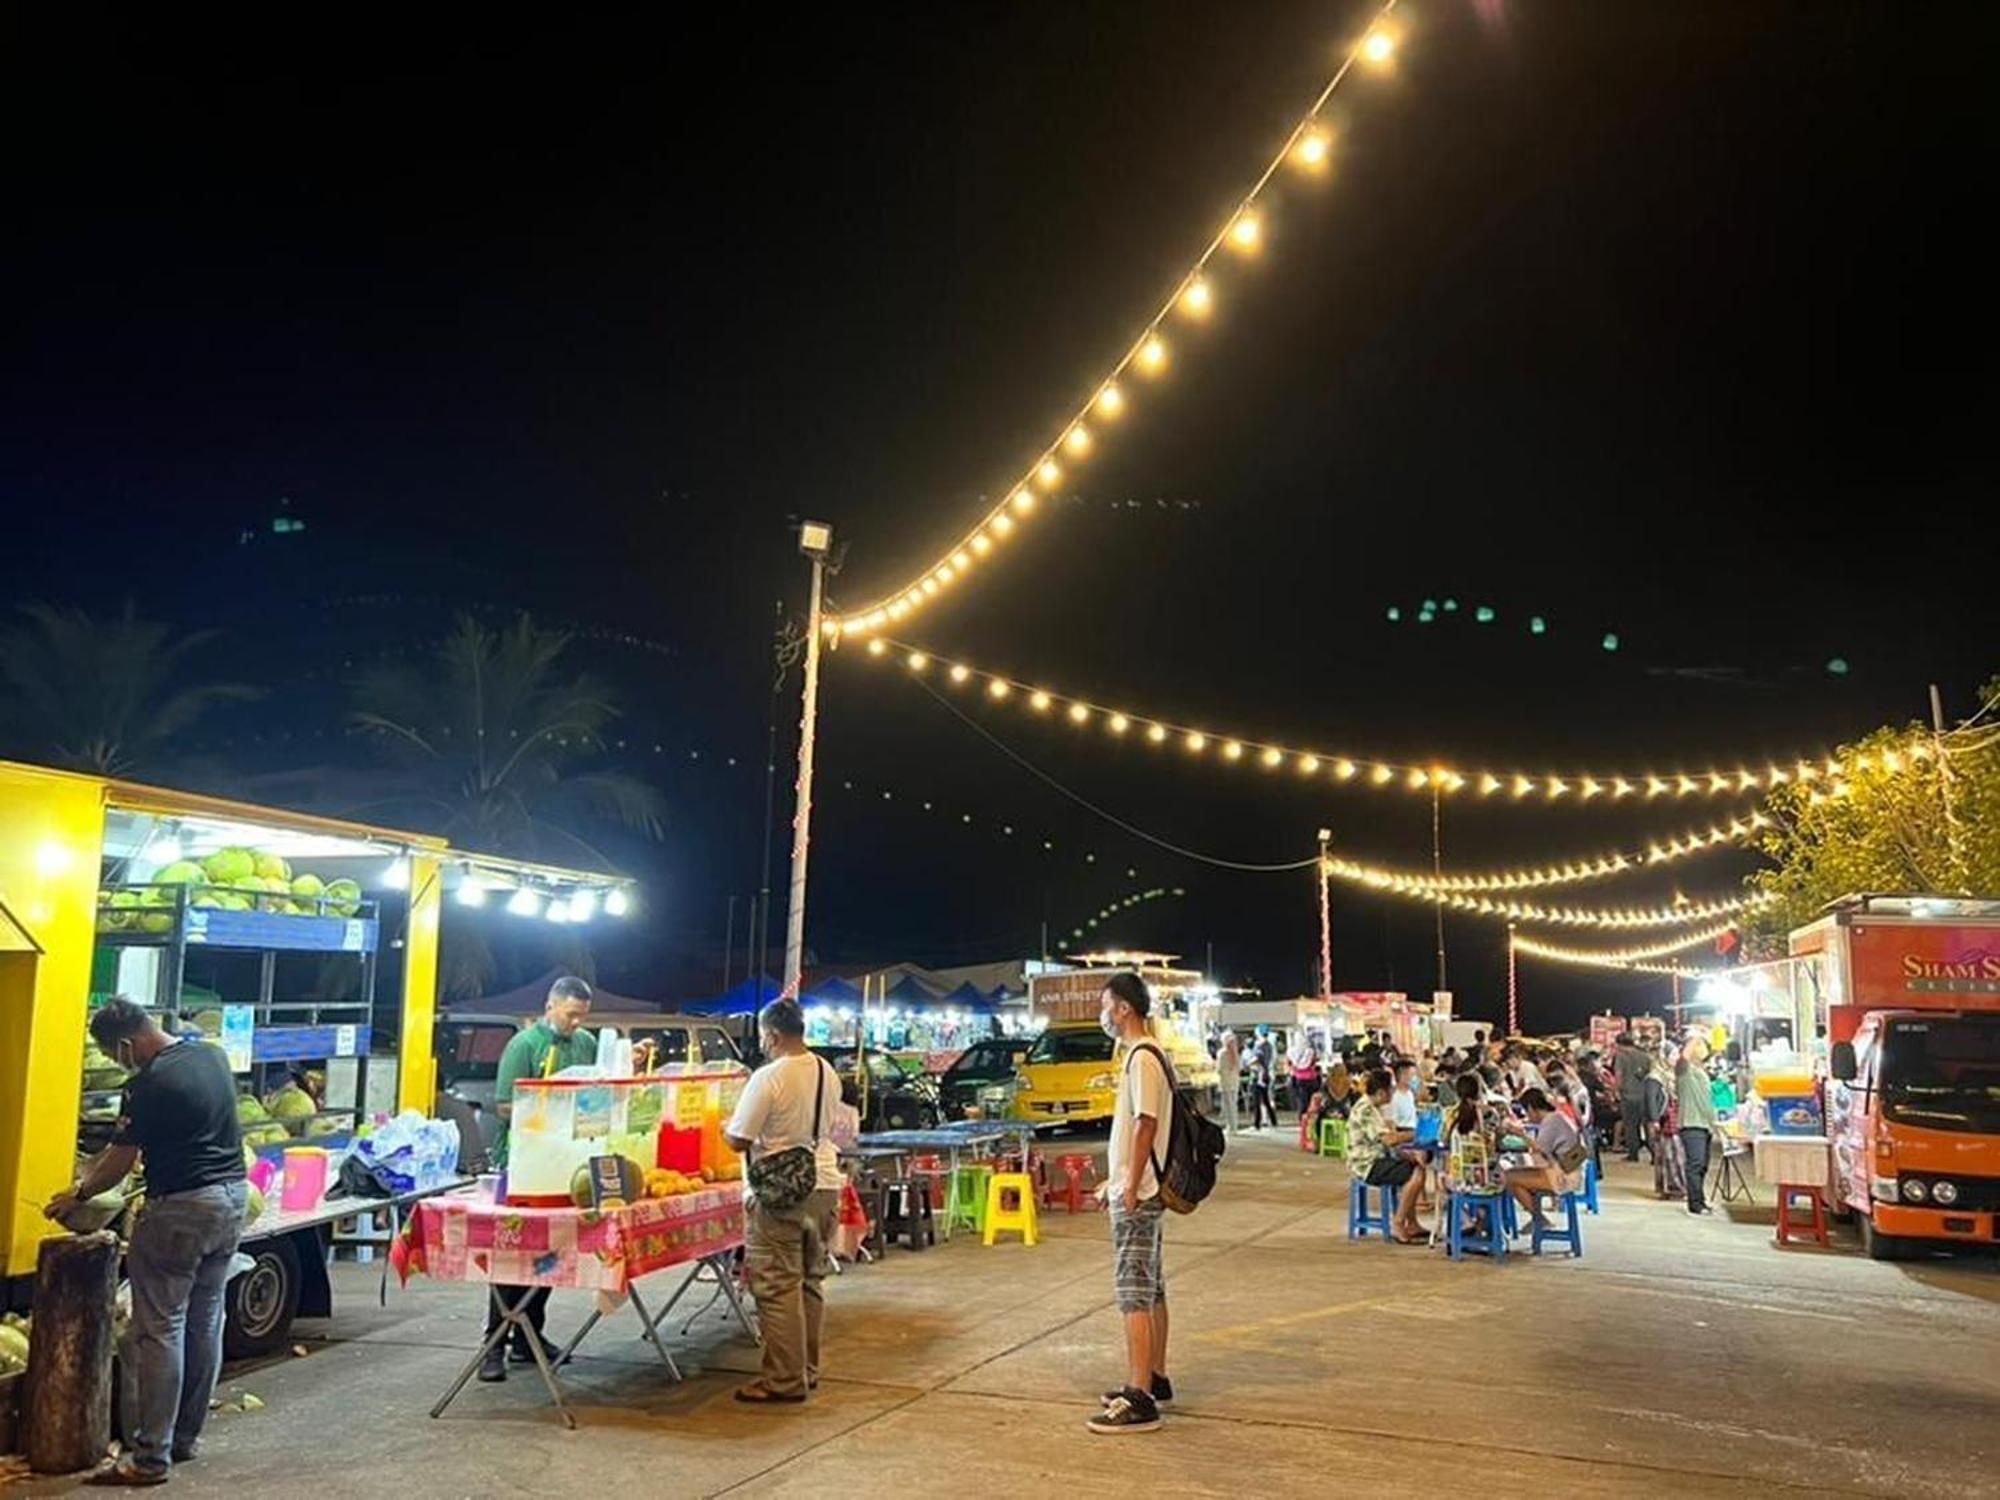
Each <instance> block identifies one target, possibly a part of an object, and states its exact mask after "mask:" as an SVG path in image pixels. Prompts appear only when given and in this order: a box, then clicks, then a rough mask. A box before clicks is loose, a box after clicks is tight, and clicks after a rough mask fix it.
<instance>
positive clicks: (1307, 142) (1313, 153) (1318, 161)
mask: <svg viewBox="0 0 2000 1500" xmlns="http://www.w3.org/2000/svg"><path fill="white" fill-rule="evenodd" d="M1332 150H1333V141H1332V138H1331V137H1329V136H1328V135H1327V133H1326V131H1325V130H1323V129H1322V128H1321V127H1319V126H1317V125H1310V126H1307V127H1306V129H1305V130H1303V131H1301V132H1300V133H1299V138H1298V141H1297V143H1296V144H1295V145H1293V147H1292V165H1293V166H1296V167H1303V168H1304V169H1305V170H1306V171H1308V172H1317V171H1319V170H1321V169H1322V168H1324V167H1325V166H1326V159H1327V157H1328V155H1329V154H1330V153H1331V152H1332Z"/></svg>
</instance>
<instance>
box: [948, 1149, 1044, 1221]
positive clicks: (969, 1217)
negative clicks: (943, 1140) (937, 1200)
mask: <svg viewBox="0 0 2000 1500" xmlns="http://www.w3.org/2000/svg"><path fill="white" fill-rule="evenodd" d="M1009 1175H1010V1176H1014V1177H1020V1176H1024V1175H1026V1174H1024V1173H1020V1172H1014V1173H1010V1174H1009ZM993 1177H994V1171H993V1169H992V1168H991V1167H989V1166H987V1165H986V1164H985V1163H984V1162H969V1163H967V1164H966V1165H965V1166H962V1167H960V1168H959V1169H958V1171H957V1172H956V1173H955V1174H954V1175H953V1182H952V1192H951V1194H950V1196H949V1197H948V1198H947V1199H946V1203H947V1204H948V1206H949V1212H948V1213H947V1215H946V1217H947V1218H948V1219H949V1221H950V1222H949V1223H947V1224H946V1226H945V1228H946V1230H947V1232H948V1231H950V1230H953V1229H984V1228H985V1227H986V1189H987V1184H988V1183H990V1182H991V1181H992V1180H993Z"/></svg>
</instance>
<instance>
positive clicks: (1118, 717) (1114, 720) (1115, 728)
mask: <svg viewBox="0 0 2000 1500" xmlns="http://www.w3.org/2000/svg"><path fill="white" fill-rule="evenodd" d="M1131 727H1132V721H1131V720H1130V719H1128V718H1126V717H1125V715H1123V714H1113V715H1112V716H1111V732H1112V733H1113V734H1123V733H1124V732H1125V731H1126V730H1127V729H1130V728H1131Z"/></svg>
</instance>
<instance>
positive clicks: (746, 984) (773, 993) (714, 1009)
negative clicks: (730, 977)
mask: <svg viewBox="0 0 2000 1500" xmlns="http://www.w3.org/2000/svg"><path fill="white" fill-rule="evenodd" d="M781 993H783V986H782V985H780V984H779V983H778V981H777V980H775V979H773V978H772V977H771V976H770V975H769V974H766V975H764V976H763V977H762V978H761V979H746V980H744V981H743V982H742V983H740V984H736V985H732V986H731V987H730V988H728V989H726V990H724V991H723V992H722V993H721V994H719V995H711V996H709V997H708V999H706V1000H690V1001H689V1002H688V1003H687V1004H686V1005H683V1006H682V1007H681V1009H682V1010H684V1011H686V1012H687V1013H688V1014H689V1015H693V1016H754V1015H755V1014H756V1013H757V1012H758V1011H760V1010H762V1009H763V1008H764V1006H765V1004H766V1003H767V1002H769V1001H772V1000H775V999H777V998H778V996H779V995H780V994H781Z"/></svg>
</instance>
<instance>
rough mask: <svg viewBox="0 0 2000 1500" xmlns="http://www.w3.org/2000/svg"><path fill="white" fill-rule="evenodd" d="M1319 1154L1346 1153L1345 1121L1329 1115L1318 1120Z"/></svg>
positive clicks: (1337, 1154)
mask: <svg viewBox="0 0 2000 1500" xmlns="http://www.w3.org/2000/svg"><path fill="white" fill-rule="evenodd" d="M1319 1154H1320V1155H1321V1156H1345V1155H1347V1121H1345V1120H1343V1119H1340V1118H1338V1117H1337V1116H1331V1115H1330V1116H1328V1117H1327V1118H1326V1119H1323V1120H1321V1121H1320V1122H1319Z"/></svg>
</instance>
